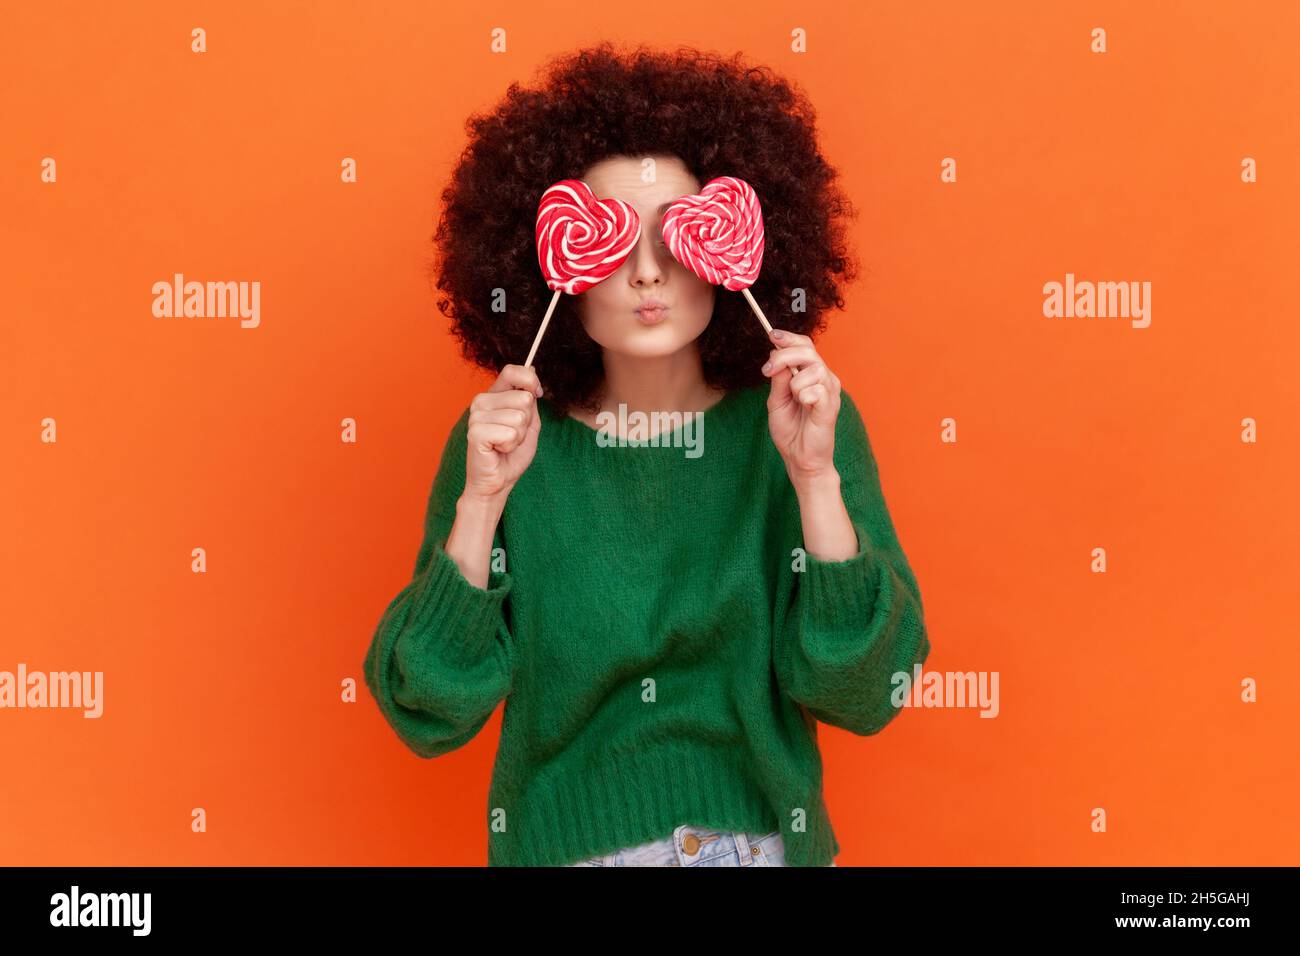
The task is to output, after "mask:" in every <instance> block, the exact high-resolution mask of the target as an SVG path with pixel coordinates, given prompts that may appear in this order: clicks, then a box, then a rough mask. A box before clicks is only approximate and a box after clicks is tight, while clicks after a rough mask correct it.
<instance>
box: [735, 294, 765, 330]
mask: <svg viewBox="0 0 1300 956" xmlns="http://www.w3.org/2000/svg"><path fill="white" fill-rule="evenodd" d="M740 291H741V292H742V293H744V296H745V298H746V299H748V300H749V307H750V308H751V309H753V310H754V314H755V315H756V316H758V321H760V322H762V323H763V328H765V329H767V334H768V335H771V334H772V323H770V322H768V321H767V316H765V315H764V314H763V310H762V309H760V308H759V307H758V303H757V302H755V301H754V297H753V296H752V295H750V293H749V286H745V288H743V289H741V290H740Z"/></svg>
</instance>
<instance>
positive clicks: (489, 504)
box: [456, 489, 510, 524]
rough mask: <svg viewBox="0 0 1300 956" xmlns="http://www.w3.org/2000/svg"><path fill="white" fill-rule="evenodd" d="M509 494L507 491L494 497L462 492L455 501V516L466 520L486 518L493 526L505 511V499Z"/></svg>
mask: <svg viewBox="0 0 1300 956" xmlns="http://www.w3.org/2000/svg"><path fill="white" fill-rule="evenodd" d="M509 494H510V490H509V489H506V490H505V491H502V492H499V493H497V494H494V495H481V494H477V493H475V492H471V491H465V492H462V493H461V496H460V498H459V499H458V500H457V501H456V514H457V515H464V516H465V517H468V518H488V519H491V521H492V522H493V524H495V523H496V520H497V519H498V518H500V517H501V513H502V512H503V511H504V510H505V507H506V498H507V497H508V496H509Z"/></svg>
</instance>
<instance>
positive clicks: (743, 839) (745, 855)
mask: <svg viewBox="0 0 1300 956" xmlns="http://www.w3.org/2000/svg"><path fill="white" fill-rule="evenodd" d="M731 835H732V837H734V838H735V840H736V852H737V853H739V854H740V865H741V866H753V864H754V853H753V851H752V850H750V848H749V838H748V837H747V836H745V834H744V831H742V830H732V831H731Z"/></svg>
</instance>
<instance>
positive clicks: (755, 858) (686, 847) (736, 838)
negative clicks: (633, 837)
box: [568, 824, 835, 866]
mask: <svg viewBox="0 0 1300 956" xmlns="http://www.w3.org/2000/svg"><path fill="white" fill-rule="evenodd" d="M568 865H569V866H785V844H784V843H782V842H781V831H780V830H773V831H772V832H771V833H763V834H758V833H744V832H742V831H740V830H710V829H708V828H707V827H696V826H690V825H688V824H682V825H681V826H679V827H677V829H675V830H673V832H672V836H666V837H663V838H662V839H659V840H651V841H650V842H648V843H641V844H639V845H637V846H631V847H627V848H626V849H622V850H615V851H614V852H613V853H604V854H601V855H600V856H593V857H588V858H587V859H585V860H579V861H578V862H577V863H570V864H568ZM829 865H830V866H834V865H835V863H834V862H832V863H830V864H829Z"/></svg>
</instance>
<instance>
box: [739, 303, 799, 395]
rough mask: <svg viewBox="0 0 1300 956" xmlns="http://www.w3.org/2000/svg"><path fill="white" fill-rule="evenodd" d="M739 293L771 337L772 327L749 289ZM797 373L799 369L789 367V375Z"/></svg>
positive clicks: (794, 366)
mask: <svg viewBox="0 0 1300 956" xmlns="http://www.w3.org/2000/svg"><path fill="white" fill-rule="evenodd" d="M740 291H741V292H742V293H744V295H745V298H746V299H748V300H749V305H750V308H752V309H753V310H754V314H755V315H756V316H758V321H760V322H762V323H763V328H765V329H767V334H768V335H771V334H772V325H771V323H769V322H768V321H767V316H765V315H764V314H763V310H762V309H760V308H759V307H758V303H757V302H755V301H754V297H753V296H752V295H750V294H749V287H748V286H746V287H745V288H743V289H741V290H740ZM798 371H799V367H798V366H797V365H791V366H790V374H792V375H793V374H794V373H795V372H798Z"/></svg>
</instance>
